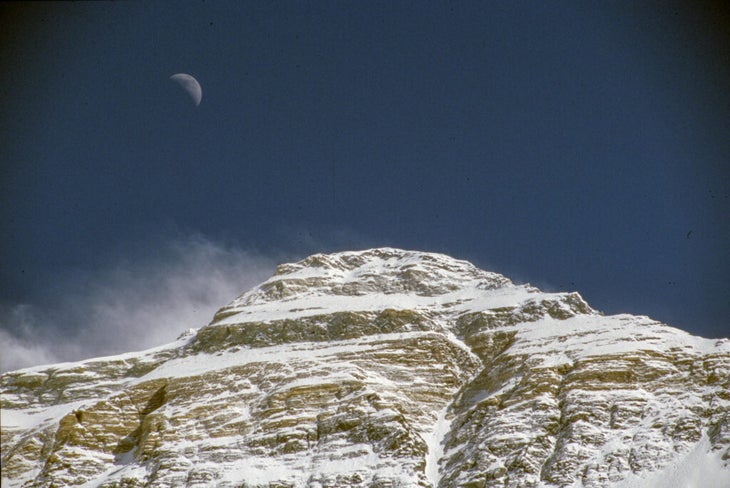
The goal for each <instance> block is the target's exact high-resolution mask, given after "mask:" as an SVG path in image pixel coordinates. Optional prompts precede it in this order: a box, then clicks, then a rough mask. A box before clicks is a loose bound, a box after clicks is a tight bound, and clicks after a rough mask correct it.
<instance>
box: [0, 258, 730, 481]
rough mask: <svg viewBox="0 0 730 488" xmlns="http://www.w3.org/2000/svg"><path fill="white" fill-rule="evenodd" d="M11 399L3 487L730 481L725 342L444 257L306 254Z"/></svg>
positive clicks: (13, 380) (729, 344) (49, 369)
mask: <svg viewBox="0 0 730 488" xmlns="http://www.w3.org/2000/svg"><path fill="white" fill-rule="evenodd" d="M1 386H2V481H3V486H61V485H70V486H73V485H76V486H89V487H91V486H105V487H112V486H118V487H121V486H267V487H274V486H279V487H284V486H289V487H300V486H301V487H304V486H307V487H324V486H332V487H338V486H372V487H395V486H401V487H406V486H441V487H472V488H476V487H488V486H500V487H502V486H534V487H548V486H573V487H580V486H587V487H594V486H616V487H626V488H629V487H636V486H657V487H658V486H662V487H663V486H693V485H692V484H693V483H695V484H697V486H718V487H719V486H730V465H729V464H730V341H728V340H720V341H716V340H707V339H702V338H698V337H694V336H691V335H689V334H687V333H685V332H682V331H680V330H677V329H674V328H671V327H668V326H666V325H662V324H659V323H657V322H655V321H653V320H651V319H649V318H646V317H636V316H630V315H618V316H611V317H605V316H602V315H601V314H600V313H598V312H596V311H594V310H592V309H591V308H590V307H589V306H588V305H587V304H586V303H585V302H584V301H583V299H582V298H581V297H580V296H579V295H578V294H577V293H552V294H551V293H542V292H540V291H539V290H537V289H535V288H532V287H530V286H520V285H515V284H513V283H512V282H511V281H509V280H508V279H507V278H505V277H503V276H501V275H498V274H495V273H490V272H486V271H482V270H479V269H477V268H475V267H474V266H472V265H471V264H469V263H467V262H464V261H458V260H455V259H452V258H449V257H447V256H443V255H439V254H430V253H420V252H409V251H401V250H397V249H389V248H385V249H372V250H368V251H362V252H346V253H338V254H332V255H314V256H311V257H309V258H307V259H305V260H303V261H301V262H299V263H294V264H285V265H282V266H280V267H279V268H278V270H277V272H276V274H275V275H274V276H273V277H271V278H270V279H269V280H267V281H266V282H264V283H262V284H261V285H259V286H258V287H256V288H254V289H253V290H251V291H249V292H247V293H245V294H243V295H242V296H240V297H239V298H237V299H236V300H234V301H233V302H232V303H231V304H229V305H228V306H226V307H224V308H222V309H221V310H220V311H219V312H218V313H217V314H216V316H215V317H214V319H213V321H212V322H211V323H210V324H209V325H207V326H206V327H203V328H202V329H200V330H198V331H189V332H188V333H186V334H184V335H183V336H181V338H180V339H179V340H178V341H176V342H175V343H172V344H169V345H166V346H163V347H160V348H156V349H152V350H149V351H143V352H139V353H130V354H125V355H120V356H115V357H108V358H98V359H92V360H88V361H83V362H79V363H67V364H59V365H52V366H43V367H37V368H29V369H25V370H20V371H15V372H11V373H7V374H5V375H3V377H2V383H1Z"/></svg>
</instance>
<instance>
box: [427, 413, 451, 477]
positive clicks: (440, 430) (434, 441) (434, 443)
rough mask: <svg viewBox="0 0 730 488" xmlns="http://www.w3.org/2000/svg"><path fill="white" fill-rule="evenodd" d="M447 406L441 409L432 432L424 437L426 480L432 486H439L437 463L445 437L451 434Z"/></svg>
mask: <svg viewBox="0 0 730 488" xmlns="http://www.w3.org/2000/svg"><path fill="white" fill-rule="evenodd" d="M448 411H449V406H446V407H445V408H444V409H442V410H441V411H440V412H439V413H438V416H437V417H436V422H435V424H434V426H433V431H432V432H431V434H430V435H428V436H426V437H425V439H424V440H425V441H426V445H427V446H428V455H427V456H426V478H427V479H428V481H429V482H430V483H431V485H432V486H434V487H436V486H438V485H439V481H440V480H441V476H440V474H439V461H440V460H441V458H442V457H443V455H444V444H445V443H446V436H447V435H448V433H449V432H451V423H452V420H453V419H448V418H447V415H448Z"/></svg>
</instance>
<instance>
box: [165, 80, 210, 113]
mask: <svg viewBox="0 0 730 488" xmlns="http://www.w3.org/2000/svg"><path fill="white" fill-rule="evenodd" d="M170 79H171V80H172V81H174V82H175V83H177V84H178V85H180V86H181V87H183V90H185V91H186V92H188V95H190V96H191V97H192V98H193V102H194V103H195V106H196V107H197V106H198V105H200V100H202V99H203V89H202V88H201V87H200V83H198V80H196V79H195V78H193V77H192V76H190V75H189V74H187V73H177V74H175V75H172V76H171V77H170Z"/></svg>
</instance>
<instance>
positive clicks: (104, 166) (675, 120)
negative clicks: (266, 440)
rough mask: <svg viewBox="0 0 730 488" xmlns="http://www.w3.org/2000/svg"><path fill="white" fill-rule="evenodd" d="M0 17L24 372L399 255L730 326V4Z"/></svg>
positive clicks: (601, 304)
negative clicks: (198, 95)
mask: <svg viewBox="0 0 730 488" xmlns="http://www.w3.org/2000/svg"><path fill="white" fill-rule="evenodd" d="M0 9H1V10H0V96H1V98H2V100H3V102H2V104H0V231H1V232H2V235H3V238H2V239H1V240H0V346H1V347H2V349H3V350H4V351H5V352H4V353H3V354H2V356H3V358H2V360H1V362H0V368H1V369H2V370H8V369H14V368H17V367H24V366H27V365H30V364H36V363H46V362H53V361H62V360H63V361H66V360H77V359H81V358H85V357H91V356H96V355H101V354H112V353H118V352H124V351H128V350H132V349H141V348H144V347H151V346H154V345H157V344H160V343H164V342H167V341H170V340H172V339H174V338H175V337H176V336H177V335H179V334H180V333H181V332H182V331H184V330H185V329H187V328H190V327H200V326H202V325H205V324H206V323H207V322H208V320H209V319H210V317H212V314H213V313H214V311H215V310H216V309H217V308H219V307H220V306H222V305H224V304H225V303H227V302H229V301H230V300H232V299H233V298H235V296H237V295H238V294H240V293H242V292H244V291H245V290H246V289H248V288H250V287H251V286H253V285H255V284H256V283H258V282H260V281H262V280H264V279H266V278H267V277H268V276H269V275H270V273H271V272H272V271H273V269H274V267H275V266H276V264H277V263H280V262H286V261H293V260H298V259H301V258H304V257H306V256H307V255H309V254H313V253H316V252H333V251H340V250H352V249H365V248H371V247H380V246H391V247H399V248H405V249H416V250H423V251H432V252H442V253H446V254H449V255H451V256H454V257H456V258H460V259H467V260H469V261H471V262H473V263H474V264H475V265H477V266H479V267H481V268H483V269H488V270H490V271H495V272H498V273H501V274H504V275H505V276H507V277H509V278H511V279H512V280H513V281H515V282H517V283H528V282H529V283H531V284H533V285H535V286H538V287H540V288H542V289H543V290H545V291H578V292H579V293H581V295H582V296H583V297H584V298H585V299H586V300H587V301H588V302H589V303H590V304H591V305H592V306H593V307H594V308H596V309H598V310H601V311H603V312H604V313H607V314H613V313H623V312H626V313H633V314H638V315H649V316H651V317H652V318H655V319H657V320H660V321H663V322H666V323H669V324H670V325H673V326H675V327H679V328H682V329H684V330H687V331H689V332H691V333H694V334H699V335H702V336H705V337H728V336H730V320H728V319H729V318H730V280H729V279H728V276H730V264H729V260H730V225H728V224H729V219H728V215H730V137H729V134H730V90H728V86H730V85H729V84H728V81H730V15H728V7H727V6H723V4H722V2H717V3H713V2H676V3H674V2H656V3H654V2H633V1H625V2H623V1H621V2H585V1H575V2H572V1H557V2H521V1H516V2H498V1H487V2H427V1H418V2H406V1H383V2H379V1H371V2H334V1H333V2H326V1H316V2H315V1H311V2H307V1H286V2H223V1H216V2H210V1H208V2H161V1H157V2H105V3H101V2H93V3H85V2H84V3H66V2H63V3H53V4H48V3H34V4H17V3H3V4H1V5H0ZM176 73H188V74H190V75H192V76H194V77H195V78H196V79H197V80H198V81H199V82H200V84H201V86H202V101H201V103H200V104H199V105H198V106H196V105H195V103H194V102H193V100H192V99H191V97H189V96H188V95H187V94H186V93H185V91H183V90H182V88H181V87H180V86H179V85H177V84H176V83H174V82H173V81H171V80H170V79H169V77H170V76H171V75H173V74H176Z"/></svg>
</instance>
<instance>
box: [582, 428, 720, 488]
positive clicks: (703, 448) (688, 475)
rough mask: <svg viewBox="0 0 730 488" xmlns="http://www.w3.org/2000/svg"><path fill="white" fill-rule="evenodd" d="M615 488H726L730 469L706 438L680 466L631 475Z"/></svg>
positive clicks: (688, 454) (680, 462)
mask: <svg viewBox="0 0 730 488" xmlns="http://www.w3.org/2000/svg"><path fill="white" fill-rule="evenodd" d="M581 486H582V485H581V484H574V485H573V488H579V487H581ZM613 486H614V488H667V487H677V488H679V487H681V488H727V487H729V486H730V469H728V466H727V465H725V464H724V463H723V461H722V459H721V458H720V454H719V453H711V452H710V441H709V439H708V438H707V437H706V436H704V437H703V438H702V440H700V442H698V443H697V445H696V446H695V448H694V449H693V450H692V451H690V452H689V453H687V454H686V455H685V456H684V457H683V458H680V459H679V460H678V461H677V462H674V463H671V464H670V465H669V466H667V467H666V468H665V469H662V470H660V471H656V472H653V473H642V474H632V475H630V476H629V477H628V478H627V479H626V480H624V481H621V482H618V483H616V484H614V485H613Z"/></svg>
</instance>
